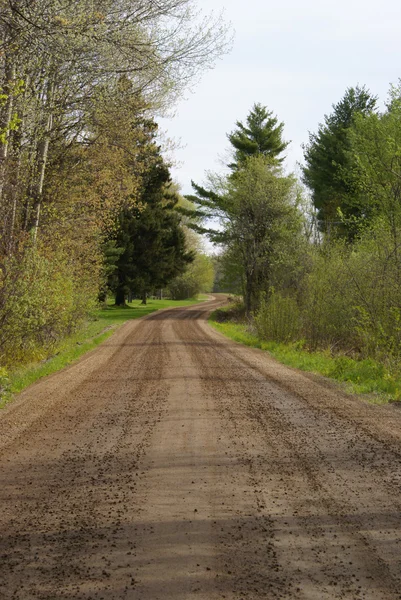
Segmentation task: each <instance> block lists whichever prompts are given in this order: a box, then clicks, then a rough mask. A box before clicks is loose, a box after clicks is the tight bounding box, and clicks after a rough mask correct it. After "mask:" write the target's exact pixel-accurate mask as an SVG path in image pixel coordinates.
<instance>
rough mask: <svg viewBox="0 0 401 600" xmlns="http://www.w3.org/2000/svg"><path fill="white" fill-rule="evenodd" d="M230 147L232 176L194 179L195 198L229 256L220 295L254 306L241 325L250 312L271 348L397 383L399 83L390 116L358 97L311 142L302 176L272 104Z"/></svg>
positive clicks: (400, 333)
mask: <svg viewBox="0 0 401 600" xmlns="http://www.w3.org/2000/svg"><path fill="white" fill-rule="evenodd" d="M228 141H229V142H230V146H231V156H232V162H231V163H230V164H229V165H228V169H229V172H228V174H227V173H225V174H224V173H222V174H218V173H217V174H216V173H215V174H211V175H209V185H208V186H206V187H202V186H200V185H198V184H197V183H195V182H193V188H194V195H192V196H190V197H189V199H190V200H191V201H192V202H193V203H194V205H195V206H196V207H197V211H196V212H195V213H194V214H196V215H197V216H198V217H199V216H201V217H202V218H203V226H202V227H201V228H200V229H199V227H198V230H202V231H203V232H204V233H206V234H208V235H209V236H210V238H211V239H213V240H215V241H216V242H218V243H220V244H221V245H222V247H223V249H224V250H223V252H222V254H221V256H220V257H219V261H218V269H217V281H216V284H217V286H218V287H217V289H222V290H223V289H226V290H231V291H232V292H233V293H235V294H240V295H241V297H242V298H243V300H244V303H243V307H242V308H241V306H240V307H236V310H234V311H232V312H233V313H234V317H235V319H237V320H238V319H240V320H241V318H240V317H241V314H242V313H243V314H244V316H245V322H246V323H247V324H248V331H250V332H251V333H253V334H255V335H256V336H257V338H258V339H259V340H260V341H270V342H277V343H281V344H287V345H288V347H291V346H292V347H294V348H296V349H302V350H306V351H307V352H314V351H324V352H326V353H327V355H328V356H334V357H341V360H340V361H337V362H336V369H337V370H340V371H341V370H342V369H344V368H345V367H347V366H349V365H348V364H347V361H349V364H350V365H351V364H355V361H365V363H364V364H365V365H366V364H368V370H370V371H373V372H374V371H376V372H375V373H373V377H376V375H377V377H378V378H379V377H382V378H384V379H388V380H389V381H392V382H393V383H394V381H395V380H397V379H399V375H400V371H399V359H400V355H401V287H400V286H401V270H400V269H401V263H400V250H401V246H400V242H401V238H400V235H401V204H400V201H401V87H400V86H391V88H390V90H389V95H388V98H387V102H386V104H385V109H384V110H379V108H378V98H377V97H375V96H374V95H372V94H371V92H370V91H369V90H367V89H366V88H365V87H359V86H357V87H355V88H348V89H347V90H346V91H345V93H344V96H343V97H342V99H340V100H339V101H338V102H337V103H335V104H333V107H332V112H331V113H330V114H328V115H326V116H325V117H324V120H323V121H322V123H321V124H320V125H319V127H318V129H317V131H316V132H313V133H310V134H309V141H308V143H307V144H306V145H305V146H304V148H303V151H304V163H303V165H302V167H301V172H302V175H301V178H300V179H299V178H297V177H295V176H294V175H292V174H288V173H287V172H285V170H284V168H283V160H284V157H285V150H286V147H287V145H288V144H287V142H286V141H285V138H284V123H282V122H280V121H279V119H278V118H277V117H276V116H275V115H274V114H273V112H272V111H270V110H268V109H267V107H265V106H263V105H261V104H255V105H254V107H253V108H252V110H251V111H250V112H249V114H248V117H247V119H246V122H245V123H243V122H241V121H238V122H237V123H236V127H235V129H234V130H233V131H232V132H231V133H229V134H228ZM215 219H218V220H219V222H220V228H219V229H218V230H216V228H215V227H214V226H213V220H215ZM208 224H209V225H208ZM210 224H212V227H211V226H210ZM369 360H371V361H376V362H374V363H371V364H370V363H366V361H369ZM341 361H342V362H341ZM372 365H373V366H374V368H373V366H372ZM369 376H370V375H369ZM392 387H394V385H392ZM392 391H393V393H395V395H396V396H397V397H398V394H399V392H398V390H397V389H394V390H392Z"/></svg>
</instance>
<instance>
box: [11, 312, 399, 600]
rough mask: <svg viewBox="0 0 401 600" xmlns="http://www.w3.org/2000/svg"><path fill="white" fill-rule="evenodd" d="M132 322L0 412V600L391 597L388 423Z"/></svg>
mask: <svg viewBox="0 0 401 600" xmlns="http://www.w3.org/2000/svg"><path fill="white" fill-rule="evenodd" d="M218 304H219V301H214V302H209V303H207V304H205V305H204V306H198V307H190V308H187V309H174V310H166V311H162V312H160V313H155V314H153V315H151V316H149V317H147V318H145V319H143V320H141V321H140V322H136V323H130V324H127V325H126V326H125V327H124V328H122V329H121V330H119V332H117V333H116V334H115V335H114V336H112V337H111V338H109V340H108V341H107V342H106V343H105V344H103V345H101V346H100V347H99V348H98V349H97V350H95V351H93V352H92V353H90V354H89V355H88V356H87V357H85V358H84V359H83V360H81V361H80V362H79V363H77V364H76V365H73V366H72V367H69V368H68V369H66V370H64V371H63V372H61V373H59V374H57V375H54V376H52V377H50V378H48V379H46V380H43V381H42V382H39V383H38V384H36V385H35V386H32V387H31V388H30V389H28V390H27V391H26V392H24V393H23V394H21V396H20V398H19V399H18V400H17V401H16V403H15V404H14V405H12V406H10V407H8V408H7V409H5V410H4V411H3V412H2V413H1V415H0V448H2V455H1V461H0V498H1V506H2V511H1V512H0V528H1V540H0V599H1V600H3V599H4V600H9V599H12V598H16V599H20V600H33V599H34V598H35V599H38V598H39V599H43V600H51V599H52V600H53V599H57V598H62V599H65V600H67V599H72V598H77V599H80V600H89V599H92V600H101V599H104V600H119V599H127V600H158V599H165V600H173V599H175V600H180V599H182V600H184V599H189V598H194V599H195V598H196V599H199V600H217V599H219V600H220V599H222V598H226V599H227V600H241V599H245V598H246V599H250V600H259V599H262V598H267V599H276V598H284V599H288V600H289V599H292V598H294V599H299V600H306V599H308V600H309V599H313V600H314V599H316V600H328V599H343V600H351V599H352V600H354V599H358V598H366V599H369V600H373V599H375V600H394V599H396V598H401V592H400V591H399V590H400V589H401V585H400V584H401V581H400V579H401V558H400V545H401V542H400V540H401V510H400V509H401V500H400V482H401V461H400V455H401V414H400V413H399V412H397V410H396V409H391V408H379V407H371V406H367V405H365V404H363V403H362V402H360V401H358V400H355V399H353V398H350V397H347V396H345V395H343V394H341V393H340V392H337V391H336V390H334V389H333V388H330V387H329V386H327V385H325V384H324V383H322V382H319V381H316V380H313V379H311V378H310V377H308V376H305V375H304V374H301V373H299V372H297V371H294V370H291V369H288V368H286V367H283V366H282V365H279V364H278V363H276V362H275V361H273V360H271V359H270V358H269V357H268V355H267V354H265V353H261V352H258V351H254V350H252V349H249V348H244V347H241V346H238V345H237V344H234V343H232V342H230V341H228V340H226V339H225V338H223V337H222V336H220V335H219V334H218V333H216V332H214V331H213V330H212V329H211V328H210V327H209V326H207V324H206V323H205V317H206V315H207V312H208V310H210V309H212V308H214V307H216V306H217V305H218Z"/></svg>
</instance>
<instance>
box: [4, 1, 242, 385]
mask: <svg viewBox="0 0 401 600" xmlns="http://www.w3.org/2000/svg"><path fill="white" fill-rule="evenodd" d="M230 38H231V33H230V32H229V28H228V27H227V26H226V24H225V23H224V22H223V20H222V18H221V16H218V15H217V16H213V15H211V16H210V15H209V16H208V15H206V16H205V15H203V14H202V13H201V12H199V11H196V10H195V9H194V4H193V2H192V1H191V0H161V1H158V2H154V1H146V2H142V1H140V2H135V3H132V2H130V1H128V0H118V1H117V2H116V1H115V0H99V2H96V3H93V2H92V1H89V0H83V1H82V2H79V3H76V2H72V1H71V0H40V1H39V2H34V3H33V2H30V1H28V0H17V1H16V2H13V3H11V2H8V1H6V0H1V2H0V39H1V42H0V43H1V45H0V367H1V366H2V367H3V369H4V368H5V367H8V366H10V365H15V364H18V363H24V362H27V361H30V360H33V359H41V358H43V357H46V355H47V353H48V352H49V351H51V349H52V348H54V346H55V345H56V344H57V342H58V341H59V340H61V339H63V338H64V337H65V336H66V335H69V334H70V333H71V332H73V331H75V330H77V328H79V327H80V326H81V325H82V324H83V323H84V322H85V321H86V320H87V318H88V316H90V315H91V312H92V311H93V309H94V308H95V307H96V306H97V305H98V303H99V301H101V302H104V301H105V299H106V297H107V296H108V295H109V296H110V295H111V296H112V297H114V298H115V301H116V304H117V305H124V304H125V301H126V299H127V298H129V297H131V296H132V295H133V294H134V295H135V296H137V297H140V298H142V301H143V302H146V298H147V296H148V294H151V293H153V292H154V291H155V289H158V288H164V287H166V286H167V285H168V284H169V283H172V284H173V282H174V285H173V291H172V294H173V295H174V297H178V298H180V297H185V298H187V297H188V296H192V295H196V294H197V293H198V292H199V289H198V288H199V286H203V285H204V280H205V278H206V280H208V281H209V280H210V277H211V276H210V273H211V269H212V267H211V259H208V258H207V257H206V256H205V255H204V254H203V251H202V248H201V244H200V242H199V239H198V238H197V237H196V236H194V234H192V233H191V232H190V231H189V229H188V228H187V227H186V226H185V223H184V219H183V217H182V216H180V215H179V213H178V212H177V211H176V206H177V205H178V204H179V203H180V202H182V199H181V198H180V195H179V192H178V189H177V186H175V185H174V184H173V182H172V181H171V176H170V164H169V162H168V160H167V159H166V158H165V155H166V153H165V152H164V148H163V140H162V138H161V136H160V135H159V132H158V123H157V119H158V117H159V116H160V115H163V114H166V111H168V110H170V109H171V107H172V106H174V103H175V102H176V101H177V99H178V98H180V97H181V95H182V93H183V92H184V91H185V90H187V89H188V88H189V87H190V86H191V85H193V83H194V82H195V81H196V80H197V78H198V77H199V75H200V74H201V73H202V72H203V71H204V70H205V69H209V68H211V67H212V66H213V65H214V63H215V61H216V59H217V58H219V57H220V56H221V55H222V54H224V53H225V52H226V51H227V50H228V48H229V46H230V43H231V42H230ZM184 272H185V273H184ZM202 278H203V279H202ZM175 280H176V281H175ZM209 285H211V284H209ZM0 387H1V386H0Z"/></svg>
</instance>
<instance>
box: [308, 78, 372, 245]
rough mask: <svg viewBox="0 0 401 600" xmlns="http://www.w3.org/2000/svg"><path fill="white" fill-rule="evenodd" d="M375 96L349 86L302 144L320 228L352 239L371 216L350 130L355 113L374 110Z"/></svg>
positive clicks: (362, 89)
mask: <svg viewBox="0 0 401 600" xmlns="http://www.w3.org/2000/svg"><path fill="white" fill-rule="evenodd" d="M376 102H377V98H376V97H374V96H372V94H371V93H370V92H369V90H367V89H366V88H365V87H358V86H357V87H356V88H352V87H350V88H348V89H347V90H346V92H345V94H344V97H343V98H342V100H340V102H338V103H337V104H335V105H333V112H332V114H330V115H326V116H325V117H324V123H323V124H320V125H319V128H318V131H317V133H311V134H309V143H308V144H307V145H306V146H305V148H304V158H305V165H304V166H303V169H302V170H303V181H304V183H305V184H306V185H307V186H308V187H309V189H310V190H311V191H312V202H313V204H314V206H315V208H316V209H317V216H318V220H319V226H320V229H321V230H322V231H325V232H327V233H333V234H335V235H337V236H340V237H345V238H346V239H348V240H352V239H353V238H354V236H355V235H356V234H357V232H358V229H359V226H360V224H361V222H362V220H363V221H365V222H366V219H369V217H370V211H369V206H368V205H367V204H366V202H364V199H363V197H362V196H361V195H360V194H359V193H358V184H357V181H356V180H355V164H354V161H353V158H352V155H351V152H350V148H351V145H350V138H349V133H350V130H351V128H352V125H353V122H354V119H355V116H356V115H358V114H363V115H367V114H370V113H372V112H374V111H375V108H376Z"/></svg>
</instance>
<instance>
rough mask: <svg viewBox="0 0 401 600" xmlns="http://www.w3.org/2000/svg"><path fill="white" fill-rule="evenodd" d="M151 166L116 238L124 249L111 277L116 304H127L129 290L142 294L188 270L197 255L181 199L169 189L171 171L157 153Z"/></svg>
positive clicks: (119, 245)
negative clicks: (181, 211) (179, 210)
mask: <svg viewBox="0 0 401 600" xmlns="http://www.w3.org/2000/svg"><path fill="white" fill-rule="evenodd" d="M152 162H153V164H151V166H149V168H148V170H147V172H146V174H145V176H144V184H143V189H142V193H141V197H140V203H138V205H137V206H134V207H131V208H127V209H125V210H123V211H122V212H121V214H120V217H119V223H118V229H117V234H116V238H115V244H116V247H117V248H121V249H122V252H121V254H120V256H119V257H118V258H117V261H116V263H115V264H116V274H115V276H114V275H113V278H112V279H109V283H110V287H112V286H113V280H115V279H116V281H117V283H116V284H115V287H114V290H113V291H115V293H116V304H118V305H120V304H124V303H125V298H126V295H127V294H128V292H132V293H134V294H136V295H139V296H141V297H142V300H143V302H144V303H146V297H147V294H149V293H150V292H151V291H152V290H153V289H155V288H163V287H165V286H166V285H167V284H168V283H169V282H170V281H171V280H172V279H174V278H175V277H176V276H177V275H179V274H181V273H183V272H184V270H185V268H186V266H187V265H188V264H190V263H191V262H192V261H193V259H194V255H193V253H192V252H188V251H187V250H186V240H185V233H184V231H183V229H182V227H181V220H180V216H179V214H178V213H177V212H175V211H174V210H173V209H174V206H175V205H176V203H177V202H178V197H177V195H176V194H175V193H171V191H170V190H169V187H168V186H169V183H170V173H169V170H168V167H167V165H166V164H165V163H164V162H163V160H162V158H161V157H160V155H159V154H158V152H157V153H156V156H155V157H154V159H153V161H152Z"/></svg>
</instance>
